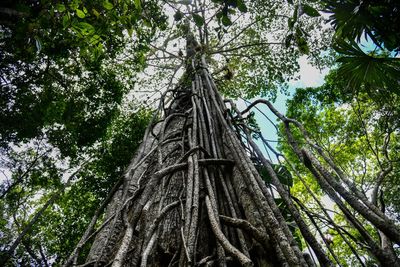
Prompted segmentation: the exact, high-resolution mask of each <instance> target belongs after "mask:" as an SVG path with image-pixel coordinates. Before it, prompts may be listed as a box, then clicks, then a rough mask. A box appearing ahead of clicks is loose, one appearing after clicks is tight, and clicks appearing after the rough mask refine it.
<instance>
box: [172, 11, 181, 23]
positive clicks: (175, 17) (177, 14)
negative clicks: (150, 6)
mask: <svg viewBox="0 0 400 267" xmlns="http://www.w3.org/2000/svg"><path fill="white" fill-rule="evenodd" d="M182 18H183V13H182V12H181V11H180V10H178V11H176V12H175V14H174V20H175V21H180V20H181V19H182Z"/></svg>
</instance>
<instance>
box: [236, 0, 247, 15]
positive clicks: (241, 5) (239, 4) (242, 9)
mask: <svg viewBox="0 0 400 267" xmlns="http://www.w3.org/2000/svg"><path fill="white" fill-rule="evenodd" d="M237 8H238V9H239V11H240V12H244V13H245V12H247V6H246V4H245V3H244V1H243V0H238V1H237Z"/></svg>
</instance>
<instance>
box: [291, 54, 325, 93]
mask: <svg viewBox="0 0 400 267" xmlns="http://www.w3.org/2000/svg"><path fill="white" fill-rule="evenodd" d="M299 65H300V71H299V73H298V75H299V76H300V78H299V79H296V80H292V81H290V82H289V85H290V86H291V87H292V86H293V87H295V88H296V87H315V86H320V85H322V84H323V83H324V77H325V76H326V74H328V72H329V69H327V68H325V69H323V70H322V71H321V70H319V69H318V68H317V67H315V66H312V65H311V64H310V63H309V60H308V59H307V56H301V57H300V58H299Z"/></svg>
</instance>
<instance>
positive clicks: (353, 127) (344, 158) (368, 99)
mask: <svg viewBox="0 0 400 267" xmlns="http://www.w3.org/2000/svg"><path fill="white" fill-rule="evenodd" d="M346 78H347V77H346V76H344V75H343V74H342V73H341V72H340V69H339V71H338V70H332V71H331V72H330V74H329V75H328V76H327V77H326V79H325V83H324V84H323V85H322V86H320V87H317V88H304V89H300V88H299V89H297V90H296V94H295V95H294V96H293V99H291V100H289V101H288V103H287V104H288V111H287V115H288V116H290V117H292V118H295V119H296V120H298V121H300V122H301V123H302V124H303V125H304V127H305V128H306V129H307V131H308V133H309V135H310V136H311V137H312V140H313V142H315V143H316V144H318V146H320V147H321V148H322V149H323V151H325V152H326V153H327V154H328V155H329V156H330V157H331V158H332V159H333V160H334V162H335V164H336V165H337V166H339V168H340V169H341V170H342V171H343V172H344V173H345V174H346V175H347V176H348V177H349V178H350V179H351V182H353V183H354V184H355V185H356V187H357V188H358V189H359V190H360V191H361V192H363V193H364V194H366V195H367V196H369V198H370V201H372V202H374V201H377V200H374V197H375V198H376V197H378V198H380V201H379V203H378V205H380V207H383V208H384V209H385V211H386V213H388V214H390V216H394V217H397V218H398V214H399V212H400V209H399V208H400V202H399V201H398V198H397V196H395V195H396V193H394V192H397V190H398V186H399V184H398V178H397V177H398V175H397V173H398V170H399V167H400V165H399V164H398V163H399V155H398V153H397V152H396V151H397V147H398V146H399V145H400V139H399V134H398V133H399V126H400V125H399V123H398V120H397V118H398V116H399V112H400V110H399V107H398V101H399V99H398V95H397V94H395V93H392V94H390V95H389V97H388V98H385V99H383V98H382V97H380V98H378V97H373V95H370V94H369V90H368V89H367V88H366V87H360V88H359V90H358V93H357V95H356V96H353V93H352V92H348V91H346V87H345V85H346V83H347V82H348V81H347V79H346ZM378 96H381V95H378ZM296 138H299V139H300V140H301V138H302V137H301V135H300V134H299V133H298V135H297V136H296ZM281 149H282V150H283V151H284V153H285V155H286V156H287V158H289V159H293V158H294V155H293V154H292V153H293V152H291V150H290V149H289V148H288V146H287V145H286V144H284V145H282V146H281ZM294 162H297V163H296V167H298V169H299V170H300V171H301V175H302V176H303V179H304V180H306V183H307V184H308V185H309V186H310V187H312V188H315V187H318V185H316V183H315V181H314V180H313V179H312V178H311V176H310V174H309V173H308V172H307V171H306V170H305V169H304V168H303V167H302V166H301V165H302V164H301V163H300V162H298V161H294ZM386 170H389V171H388V173H387V174H385V175H383V176H381V175H382V174H383V173H385V171H386ZM375 189H376V190H377V192H379V193H378V195H377V196H374V193H373V192H374V190H375ZM313 192H318V191H314V190H313ZM306 193H307V191H306V190H305V188H304V185H303V184H302V182H300V180H298V179H294V187H293V190H292V194H293V195H294V196H296V197H298V198H299V199H301V200H302V201H303V203H307V205H308V206H309V207H310V208H311V209H316V210H317V211H316V213H317V214H318V213H320V212H321V211H318V210H320V207H318V206H317V205H316V203H315V202H314V201H313V200H312V199H310V198H309V197H308V198H307V197H305V194H306ZM322 198H323V196H321V200H322ZM371 198H372V200H371ZM325 203H326V201H325ZM334 220H335V223H336V224H338V225H341V226H342V227H343V228H345V229H346V230H347V233H348V234H350V235H352V236H353V237H355V240H353V241H352V242H355V243H353V246H356V247H357V246H360V247H359V249H360V254H363V253H368V252H367V251H364V252H361V251H362V250H364V248H365V247H364V246H365V244H364V245H360V244H363V239H362V237H361V236H359V233H358V232H357V231H356V230H355V229H354V227H352V226H351V225H349V224H348V222H346V220H345V217H344V216H343V215H342V214H340V212H339V213H337V214H335V215H334ZM321 223H322V222H321ZM324 223H326V222H324ZM363 224H364V225H365V226H366V227H367V228H368V231H369V232H370V234H371V236H376V231H375V229H374V228H373V227H372V226H370V225H369V224H368V223H367V222H366V221H364V222H363ZM328 227H329V228H330V230H329V231H328V233H329V235H330V236H332V237H333V244H332V248H333V249H334V251H335V252H336V253H337V255H340V257H341V258H342V259H345V262H346V263H347V264H350V265H349V266H351V265H353V264H356V262H357V260H356V258H355V256H354V254H353V252H352V251H351V250H350V249H349V248H348V246H347V245H346V243H345V242H344V241H343V239H342V237H341V236H340V235H339V234H338V232H337V230H336V229H334V228H333V227H332V226H328ZM346 235H347V234H346ZM351 240H352V239H351ZM363 255H365V254H363ZM366 257H367V261H368V262H370V263H371V264H372V263H373V262H374V261H375V260H374V258H373V257H370V256H366Z"/></svg>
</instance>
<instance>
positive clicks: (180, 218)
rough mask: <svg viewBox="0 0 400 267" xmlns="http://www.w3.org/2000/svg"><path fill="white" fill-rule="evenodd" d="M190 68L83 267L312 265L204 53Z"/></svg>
mask: <svg viewBox="0 0 400 267" xmlns="http://www.w3.org/2000/svg"><path fill="white" fill-rule="evenodd" d="M191 48H193V47H191ZM188 49H190V42H188ZM188 54H189V53H188ZM187 64H188V67H187V72H186V75H185V76H186V77H188V79H187V80H186V81H183V82H182V83H181V84H180V85H179V87H178V88H176V89H175V90H172V91H169V92H167V93H166V95H167V94H172V96H173V101H172V103H171V104H170V106H169V108H168V109H163V110H162V111H160V113H159V114H156V115H155V117H154V118H157V117H160V116H162V119H161V120H160V121H158V122H153V123H152V124H151V125H150V126H149V128H148V130H147V133H146V135H145V137H144V140H143V143H142V145H141V147H140V148H139V151H138V152H137V154H136V156H135V157H134V159H133V160H132V163H131V164H130V166H129V167H128V169H127V171H126V175H125V179H124V182H123V184H122V185H121V186H120V188H119V190H118V191H117V192H116V193H115V195H114V197H113V198H112V200H111V203H110V204H109V206H108V208H107V212H106V215H105V220H104V223H103V225H101V226H100V229H101V230H100V231H98V233H97V235H96V237H95V240H94V242H93V244H92V246H91V249H90V253H89V255H88V257H87V259H86V265H94V266H103V265H112V266H188V265H190V266H192V265H193V266H194V265H196V266H201V265H202V266H210V265H211V266H253V265H255V266H313V265H314V264H313V263H312V262H310V261H309V258H308V257H304V255H303V254H302V252H301V251H300V249H299V247H298V244H297V243H296V242H295V241H294V239H293V236H292V234H291V232H290V230H289V228H288V226H287V225H286V222H285V219H284V217H283V216H282V214H281V212H280V210H279V208H278V207H277V205H276V204H275V202H274V199H273V196H272V195H271V194H270V193H269V191H268V190H262V186H265V185H264V181H263V180H262V179H261V177H260V175H259V174H258V172H257V170H256V169H255V167H254V164H253V162H252V161H251V160H250V158H249V154H248V152H247V151H246V149H245V146H244V144H243V143H242V142H241V140H240V138H239V134H238V133H237V132H235V131H234V129H233V127H232V124H231V117H230V116H229V114H230V113H229V112H228V111H227V108H226V107H225V105H224V102H223V100H222V99H221V97H220V95H219V93H218V91H217V89H216V86H215V84H214V82H213V80H212V78H211V76H210V74H209V72H208V70H207V65H206V63H205V59H204V56H201V55H199V54H196V53H195V54H193V56H192V57H190V58H188V59H187ZM166 95H164V96H163V97H162V99H161V105H160V107H164V104H163V102H164V98H165V97H166ZM154 120H155V119H154ZM81 246H82V244H81ZM77 253H79V251H75V255H72V258H74V257H75V258H76V256H77ZM70 263H71V262H69V263H68V264H70ZM68 264H67V265H68ZM75 264H76V261H75ZM75 264H74V265H75ZM326 265H330V264H329V263H327V264H326Z"/></svg>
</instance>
